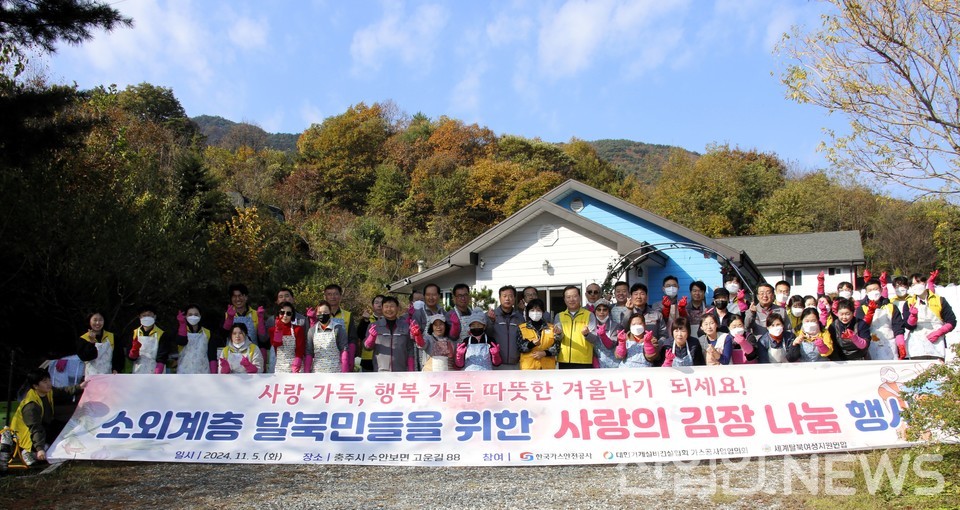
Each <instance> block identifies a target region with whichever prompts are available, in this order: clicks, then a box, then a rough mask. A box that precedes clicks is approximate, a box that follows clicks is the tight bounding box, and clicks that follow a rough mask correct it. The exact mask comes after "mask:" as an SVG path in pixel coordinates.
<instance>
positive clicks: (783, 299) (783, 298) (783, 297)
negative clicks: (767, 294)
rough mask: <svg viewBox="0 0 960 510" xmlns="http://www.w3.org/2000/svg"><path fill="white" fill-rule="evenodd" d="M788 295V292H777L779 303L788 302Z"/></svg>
mask: <svg viewBox="0 0 960 510" xmlns="http://www.w3.org/2000/svg"><path fill="white" fill-rule="evenodd" d="M786 302H787V295H786V294H777V303H786Z"/></svg>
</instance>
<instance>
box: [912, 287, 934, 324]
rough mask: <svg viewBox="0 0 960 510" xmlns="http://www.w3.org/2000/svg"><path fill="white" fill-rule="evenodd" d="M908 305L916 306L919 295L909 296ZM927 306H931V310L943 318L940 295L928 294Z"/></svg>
mask: <svg viewBox="0 0 960 510" xmlns="http://www.w3.org/2000/svg"><path fill="white" fill-rule="evenodd" d="M907 306H908V307H914V306H917V296H909V297H907ZM927 306H928V307H929V308H930V311H931V312H933V313H934V315H936V316H937V317H938V318H939V319H940V320H943V315H940V313H941V311H943V303H941V302H940V296H938V295H936V294H934V293H932V292H931V293H929V294H928V295H927Z"/></svg>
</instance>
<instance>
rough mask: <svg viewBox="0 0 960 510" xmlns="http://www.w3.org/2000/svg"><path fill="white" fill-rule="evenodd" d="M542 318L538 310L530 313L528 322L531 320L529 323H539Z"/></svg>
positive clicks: (541, 313)
mask: <svg viewBox="0 0 960 510" xmlns="http://www.w3.org/2000/svg"><path fill="white" fill-rule="evenodd" d="M542 318H543V312H541V311H539V310H536V311H533V312H530V320H531V321H533V322H540V319H542Z"/></svg>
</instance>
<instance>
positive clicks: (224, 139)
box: [191, 115, 300, 152]
mask: <svg viewBox="0 0 960 510" xmlns="http://www.w3.org/2000/svg"><path fill="white" fill-rule="evenodd" d="M191 120H192V121H193V122H195V123H196V124H197V125H198V126H200V131H201V132H202V133H203V134H204V135H205V136H206V137H207V145H214V146H225V145H229V139H230V138H229V137H228V135H229V134H230V133H231V131H234V130H237V131H235V132H238V131H239V130H240V128H241V127H242V128H245V129H244V130H243V131H244V133H243V134H244V135H245V136H246V137H249V136H251V135H252V136H254V137H256V138H258V139H259V140H260V141H261V142H262V144H263V145H264V146H266V147H269V148H271V149H275V150H278V151H285V152H296V151H297V138H299V137H300V135H299V134H293V133H267V132H266V131H264V130H263V129H261V128H260V127H258V126H254V125H252V124H247V123H245V122H234V121H232V120H230V119H225V118H223V117H218V116H215V115H200V116H197V117H193V118H192V119H191ZM238 126H239V127H238Z"/></svg>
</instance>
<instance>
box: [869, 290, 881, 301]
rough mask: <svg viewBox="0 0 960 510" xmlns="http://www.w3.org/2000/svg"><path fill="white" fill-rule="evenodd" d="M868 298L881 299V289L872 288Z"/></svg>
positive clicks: (872, 299)
mask: <svg viewBox="0 0 960 510" xmlns="http://www.w3.org/2000/svg"><path fill="white" fill-rule="evenodd" d="M867 299H869V300H870V301H877V300H878V299H880V291H879V290H871V291H870V292H867Z"/></svg>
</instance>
